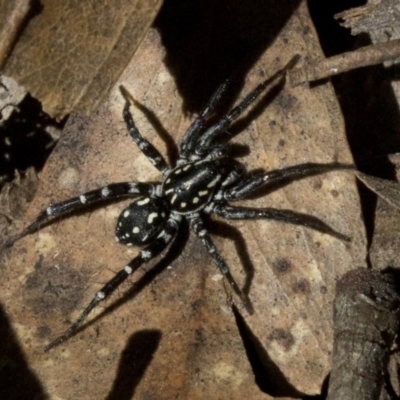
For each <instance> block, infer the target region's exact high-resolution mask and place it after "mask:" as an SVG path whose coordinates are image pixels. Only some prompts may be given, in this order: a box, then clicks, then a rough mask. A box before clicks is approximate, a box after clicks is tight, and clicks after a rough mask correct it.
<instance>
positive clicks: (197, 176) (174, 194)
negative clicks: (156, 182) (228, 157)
mask: <svg viewBox="0 0 400 400" xmlns="http://www.w3.org/2000/svg"><path fill="white" fill-rule="evenodd" d="M223 175H224V171H223V170H221V168H219V165H218V162H216V160H206V161H196V162H191V163H187V164H183V165H180V166H178V167H177V168H175V169H173V170H172V171H171V172H170V174H169V175H168V176H167V178H166V180H165V181H164V184H163V195H164V196H165V197H166V199H167V200H168V201H169V203H170V204H171V210H173V211H175V212H177V213H179V214H188V213H192V212H195V211H198V210H201V209H202V208H204V207H205V206H206V205H207V204H208V203H209V202H210V199H211V197H212V195H213V193H214V191H215V189H216V188H217V187H218V186H219V185H220V182H221V180H222V177H223Z"/></svg>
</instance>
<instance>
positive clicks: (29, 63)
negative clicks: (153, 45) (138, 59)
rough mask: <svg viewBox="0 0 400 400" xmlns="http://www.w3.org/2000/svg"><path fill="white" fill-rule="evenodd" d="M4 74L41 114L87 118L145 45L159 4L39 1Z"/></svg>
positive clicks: (155, 0)
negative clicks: (33, 101)
mask: <svg viewBox="0 0 400 400" xmlns="http://www.w3.org/2000/svg"><path fill="white" fill-rule="evenodd" d="M41 5H42V6H43V8H42V10H41V12H40V14H39V15H37V16H36V17H35V18H33V19H31V20H30V21H29V23H28V25H27V27H26V29H25V30H24V32H23V34H22V35H21V37H20V38H19V41H18V43H17V45H16V46H15V49H14V51H13V53H12V54H11V56H10V57H9V59H8V61H7V64H6V66H5V68H4V71H3V72H4V74H5V75H8V76H11V77H13V78H14V79H15V80H16V81H17V82H18V83H19V84H20V85H23V86H25V87H26V88H27V90H28V91H29V92H30V93H31V95H32V96H33V97H35V98H37V99H38V100H40V101H41V103H42V105H43V109H44V111H45V112H47V113H48V114H50V115H51V116H52V117H53V118H56V119H62V118H63V117H64V116H65V115H67V114H69V113H71V112H72V111H73V110H75V111H78V112H80V113H85V114H90V113H91V112H93V111H94V110H96V109H97V108H98V107H99V105H100V104H101V103H102V102H103V101H104V98H105V96H106V94H107V93H108V92H109V90H110V89H111V87H112V86H113V85H114V83H115V81H116V80H117V78H118V77H119V75H120V74H121V72H122V71H123V70H124V68H125V67H126V65H127V64H128V62H129V60H130V59H131V58H132V55H133V54H134V52H135V51H136V49H137V47H138V45H139V44H140V42H141V40H142V39H143V37H144V35H145V33H146V31H147V29H148V27H149V26H150V24H151V23H152V21H153V19H154V17H155V16H156V14H157V11H158V9H159V7H160V5H161V1H159V0H152V1H148V0H144V1H142V0H137V1H134V2H132V1H126V0H122V1H121V0H106V1H95V2H82V1H76V0H69V1H63V2H54V1H46V0H45V1H42V2H41Z"/></svg>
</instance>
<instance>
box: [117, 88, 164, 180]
mask: <svg viewBox="0 0 400 400" xmlns="http://www.w3.org/2000/svg"><path fill="white" fill-rule="evenodd" d="M119 89H120V91H121V94H122V96H123V97H124V99H125V101H126V102H125V106H124V110H123V112H122V115H123V117H124V120H125V124H126V126H127V128H128V131H129V134H130V135H131V138H132V139H133V141H134V142H135V143H136V144H137V146H138V147H139V149H140V150H141V151H142V153H143V154H144V155H145V156H146V157H147V158H148V160H149V161H150V162H151V163H152V164H153V165H154V166H155V167H156V168H157V169H158V170H159V171H160V172H161V173H162V174H163V175H166V174H167V173H168V172H169V171H170V167H169V165H168V163H167V162H166V161H165V159H164V157H163V156H162V155H161V153H160V152H159V151H158V150H157V149H156V148H155V147H154V145H153V144H151V143H150V142H149V141H148V140H147V139H145V138H144V137H143V136H142V135H141V134H140V132H139V129H138V128H137V127H136V124H135V122H134V120H133V117H132V114H131V112H130V111H129V107H130V105H131V96H130V94H129V93H128V91H127V90H126V89H125V88H124V87H123V86H120V87H119ZM132 100H133V101H134V99H132Z"/></svg>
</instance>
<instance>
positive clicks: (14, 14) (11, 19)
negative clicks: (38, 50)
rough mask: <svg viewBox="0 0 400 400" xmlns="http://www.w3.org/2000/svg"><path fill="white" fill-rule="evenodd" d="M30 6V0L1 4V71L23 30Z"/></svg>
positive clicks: (2, 2)
mask: <svg viewBox="0 0 400 400" xmlns="http://www.w3.org/2000/svg"><path fill="white" fill-rule="evenodd" d="M30 6H31V1H30V0H17V1H1V2H0V37H1V41H0V69H1V68H2V66H3V65H4V62H5V61H6V59H7V57H8V55H9V53H10V52H11V49H12V47H13V45H14V43H15V41H16V40H17V38H18V34H19V33H20V31H22V29H23V24H24V22H25V20H26V18H27V16H28V13H29V9H30Z"/></svg>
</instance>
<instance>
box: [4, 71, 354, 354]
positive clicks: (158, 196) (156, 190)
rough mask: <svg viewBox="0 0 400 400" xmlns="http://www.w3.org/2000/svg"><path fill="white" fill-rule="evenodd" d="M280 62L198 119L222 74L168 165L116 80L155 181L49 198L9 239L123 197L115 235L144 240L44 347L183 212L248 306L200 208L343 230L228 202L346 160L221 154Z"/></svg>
mask: <svg viewBox="0 0 400 400" xmlns="http://www.w3.org/2000/svg"><path fill="white" fill-rule="evenodd" d="M284 71H285V69H283V70H281V71H279V72H278V73H276V74H275V75H274V76H273V77H272V78H270V79H268V80H266V81H264V82H262V83H261V84H259V85H258V86H257V87H256V88H255V89H254V90H253V91H251V92H250V93H249V94H248V95H247V96H246V97H245V98H244V99H243V100H242V102H241V103H239V105H237V106H236V107H235V108H233V109H232V110H231V111H230V112H228V113H227V114H226V115H225V116H223V117H222V118H221V119H220V120H218V121H217V122H216V123H215V124H213V125H211V126H210V127H206V124H207V122H208V120H209V117H210V116H211V115H213V113H214V111H215V108H216V105H217V103H218V102H219V100H220V98H221V97H222V95H223V94H224V93H225V91H226V89H227V87H228V84H229V83H230V80H227V81H226V82H225V83H223V84H222V85H221V86H220V87H219V88H218V90H217V91H216V92H215V94H214V95H213V96H212V97H211V99H210V101H209V102H208V104H207V105H206V107H205V108H204V110H203V111H202V112H201V113H200V115H199V116H198V117H197V119H195V121H194V122H193V123H192V125H191V126H190V127H189V129H188V131H187V132H186V133H185V135H184V136H183V138H182V141H181V143H180V153H179V159H178V160H176V166H175V167H174V168H172V167H170V166H169V165H168V163H167V162H166V160H165V159H164V157H163V156H162V155H161V154H160V152H159V151H158V150H157V149H156V148H155V147H154V146H153V145H152V144H151V143H150V142H148V141H147V140H146V139H145V138H143V137H142V136H141V134H140V132H139V131H138V129H137V128H136V125H135V123H134V121H133V118H132V115H131V113H130V111H129V107H130V103H131V102H130V100H131V99H130V96H129V94H128V92H127V91H126V90H125V89H124V88H121V93H122V95H123V96H124V98H125V100H126V103H125V107H124V110H123V117H124V120H125V122H126V125H127V127H128V130H129V134H130V135H131V137H132V139H133V140H134V142H135V143H136V144H137V145H138V147H139V149H140V150H141V151H142V152H143V154H144V155H145V156H146V157H147V158H148V159H149V161H150V162H151V163H152V164H153V165H154V166H155V167H156V168H157V169H158V170H159V171H160V172H161V174H162V176H163V179H162V182H160V183H156V184H154V183H138V182H121V183H113V184H110V185H108V186H105V187H103V188H100V189H96V190H92V191H90V192H87V193H85V194H82V195H80V196H77V197H74V198H72V199H69V200H66V201H63V202H60V203H57V204H53V205H50V206H49V207H47V208H46V209H45V210H43V211H42V212H41V213H40V214H39V215H38V216H37V217H36V219H35V220H34V221H33V222H32V223H31V224H30V225H29V226H28V227H27V228H25V229H24V230H23V231H22V233H21V234H19V235H17V236H16V237H14V238H12V239H11V240H10V241H9V242H8V244H9V245H12V244H13V243H14V242H15V241H16V240H19V239H20V238H22V237H23V236H25V235H27V234H30V233H32V232H35V231H36V230H38V229H39V228H40V227H41V226H42V225H43V224H45V223H47V222H49V221H51V220H53V219H54V218H56V217H60V216H62V215H65V214H67V213H71V212H74V211H75V210H78V209H82V208H84V207H85V206H87V205H89V204H93V203H96V202H101V201H109V200H113V199H119V198H126V197H128V198H129V197H131V198H134V200H133V202H132V203H131V204H130V205H129V206H128V207H126V208H125V209H124V210H123V211H122V212H121V214H120V216H119V217H118V221H117V226H116V240H117V241H118V242H119V243H121V244H125V245H128V246H132V245H135V246H136V245H139V246H141V245H146V246H145V247H144V248H143V250H142V251H141V252H140V253H139V254H138V255H137V256H136V257H135V258H134V259H133V260H131V261H130V262H129V263H128V264H127V265H126V266H125V267H124V268H123V269H121V270H120V271H119V272H118V273H117V274H116V275H115V276H114V277H113V278H112V279H111V280H110V281H109V282H107V283H106V284H105V285H104V286H103V287H102V288H101V289H100V290H99V291H98V292H97V294H96V295H95V296H94V297H93V299H92V301H91V302H90V303H89V305H88V306H87V307H86V308H85V310H84V311H83V312H82V314H81V315H80V317H79V318H78V319H77V320H76V321H75V322H74V323H73V324H72V325H71V326H70V328H69V329H68V330H67V331H66V332H65V333H64V334H63V335H62V336H60V337H59V338H57V339H56V340H54V341H53V342H51V343H50V344H49V345H48V346H47V347H46V350H48V349H50V348H52V347H54V346H56V345H58V344H60V343H62V342H64V341H65V340H67V339H68V338H69V337H70V336H71V335H73V334H74V333H75V332H76V331H77V329H78V327H79V326H80V325H81V324H82V322H83V321H84V320H85V318H86V317H87V316H88V314H89V313H90V311H91V310H93V309H94V308H95V307H96V306H97V305H98V303H99V302H101V301H102V300H104V299H105V298H107V297H108V296H110V295H111V293H113V292H114V290H115V289H116V288H117V287H118V286H119V285H120V284H121V283H122V282H124V281H125V280H126V279H127V277H128V276H129V275H131V274H132V273H134V272H135V271H136V270H137V269H138V268H139V267H140V266H141V265H142V264H144V263H146V262H148V261H149V260H151V259H152V258H154V257H156V256H157V255H159V254H160V253H161V252H162V251H163V250H164V249H165V248H166V247H167V246H168V245H169V244H170V243H171V241H172V240H173V238H174V237H175V235H176V233H177V231H178V229H179V227H180V225H181V222H182V220H183V219H186V220H187V221H188V222H189V225H190V227H191V229H192V230H193V232H194V233H195V234H196V235H197V236H198V238H199V239H200V240H201V242H202V243H203V245H204V246H205V248H206V249H207V251H208V253H209V254H210V256H211V258H212V259H213V261H214V263H215V264H216V265H217V267H218V268H219V271H220V272H221V274H222V275H223V276H224V278H225V279H226V280H227V282H228V283H229V284H230V286H231V288H232V289H233V291H234V292H235V293H236V294H237V295H239V297H240V298H241V300H242V301H243V304H244V305H245V307H246V309H247V310H248V311H249V312H250V313H251V312H252V307H251V304H250V302H249V300H248V298H247V296H246V295H245V294H244V293H243V292H242V291H241V289H240V288H239V287H238V285H237V284H236V282H235V280H234V279H233V277H232V275H231V274H230V272H229V268H228V266H227V264H226V262H225V260H224V258H223V257H222V256H221V255H220V253H219V252H218V250H217V248H216V246H215V245H214V242H213V241H212V239H211V236H210V234H209V233H208V231H207V229H206V228H205V226H204V223H203V216H204V214H217V215H219V216H220V217H222V218H226V219H274V220H279V221H282V222H287V223H292V224H300V225H304V226H308V227H310V228H313V229H316V230H318V231H320V232H323V233H327V234H331V235H333V236H335V237H337V238H339V239H342V240H348V238H347V237H346V236H344V235H342V234H340V233H338V232H336V231H335V230H333V229H332V228H330V227H329V226H328V225H326V224H325V223H324V222H322V221H321V220H319V219H317V218H315V217H312V216H308V215H304V214H299V213H296V212H294V211H290V210H279V209H274V208H261V209H260V208H248V207H242V206H239V207H237V206H233V205H231V204H230V202H232V201H235V200H241V199H244V198H246V197H248V196H249V195H252V194H254V193H255V192H256V191H257V190H258V189H260V188H261V187H264V186H265V185H267V184H276V183H279V182H282V181H283V182H287V181H288V180H293V179H299V178H302V177H306V176H310V175H315V174H319V173H323V172H327V171H332V170H335V169H345V168H353V167H352V166H351V165H342V164H337V163H333V164H313V163H307V164H302V165H297V166H293V167H288V168H283V169H280V170H275V171H270V172H266V171H261V170H258V171H257V172H247V171H246V170H245V168H244V166H243V165H242V164H240V163H239V162H238V161H237V160H235V159H234V158H232V157H231V156H229V152H228V149H229V143H228V142H229V140H230V139H231V137H232V135H231V134H230V133H229V132H228V131H227V128H228V127H229V125H230V124H231V123H232V121H233V120H235V119H236V118H237V117H238V116H239V115H240V114H241V113H242V112H243V111H244V110H245V109H246V108H247V107H248V106H249V105H250V104H251V103H253V102H254V100H255V99H256V98H257V97H258V96H259V95H260V94H261V93H262V92H263V91H264V89H265V88H266V87H267V85H268V84H269V83H270V82H272V81H273V80H274V79H277V78H280V79H284Z"/></svg>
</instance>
